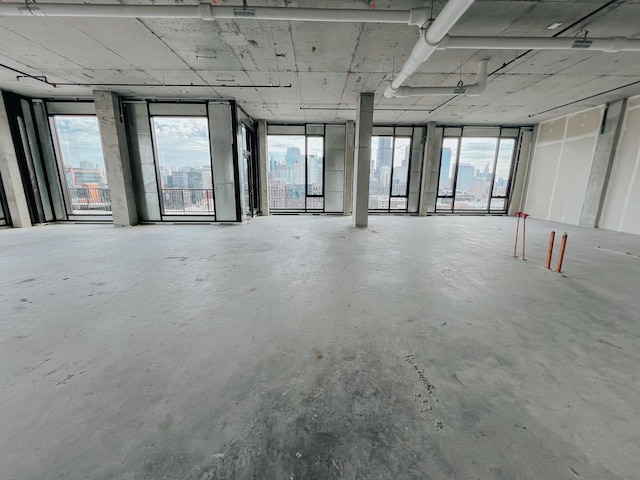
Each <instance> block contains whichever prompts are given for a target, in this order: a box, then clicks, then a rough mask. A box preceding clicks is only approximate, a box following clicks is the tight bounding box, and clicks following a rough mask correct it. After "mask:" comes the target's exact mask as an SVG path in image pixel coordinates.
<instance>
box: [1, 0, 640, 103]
mask: <svg viewBox="0 0 640 480" xmlns="http://www.w3.org/2000/svg"><path fill="white" fill-rule="evenodd" d="M473 3H474V0H449V2H447V3H446V4H445V6H444V7H443V9H442V10H441V12H440V14H439V15H438V16H437V18H436V19H435V20H434V19H432V18H430V12H429V9H427V8H414V9H411V10H375V9H368V10H366V9H335V8H290V7H251V8H249V7H247V6H246V4H245V5H244V6H238V7H233V6H221V5H212V4H209V3H201V4H199V5H124V4H74V3H71V4H70V3H37V4H33V3H0V16H32V17H45V16H47V17H111V18H201V19H203V20H208V21H213V20H222V19H236V20H241V19H248V20H251V19H253V20H285V21H286V20H289V21H306V22H355V23H398V24H408V25H417V26H418V27H420V38H419V39H418V42H417V43H416V44H415V46H414V47H413V50H412V51H411V55H410V56H409V58H408V59H407V61H406V62H405V64H404V65H403V67H402V69H401V70H400V72H399V73H398V75H397V76H396V77H395V78H394V79H393V81H392V82H391V84H390V85H389V86H387V88H386V90H385V92H384V95H385V96H386V97H388V98H390V97H395V96H406V95H439V94H441V93H440V90H439V88H440V87H402V84H403V83H404V82H405V81H406V80H407V79H408V78H409V77H410V76H411V75H412V74H413V73H414V72H415V71H416V70H417V69H418V68H419V67H420V65H422V64H423V63H424V62H425V61H426V60H427V59H429V57H430V56H431V55H433V53H434V52H435V51H436V50H447V49H470V50H479V49H483V50H575V49H580V50H599V51H603V52H623V51H640V39H633V38H589V37H588V36H587V34H586V33H585V34H584V35H583V36H576V37H541V38H537V37H533V38H529V37H450V36H449V35H448V32H449V30H450V29H451V28H452V27H453V26H454V25H455V24H456V22H457V21H458V20H459V19H460V17H462V15H464V13H465V12H466V11H467V10H468V9H469V7H470V6H471V5H472V4H473ZM21 73H22V72H21ZM25 75H26V76H28V77H31V78H35V79H36V80H38V77H36V76H33V75H28V74H25ZM478 80H481V76H480V75H478ZM45 83H49V82H48V81H45ZM481 83H482V82H479V81H477V82H476V84H474V85H473V87H474V88H472V86H471V85H469V86H468V87H467V88H466V89H464V90H463V89H461V88H458V89H457V90H455V91H454V92H453V93H454V94H465V95H470V94H477V92H478V90H479V88H480V87H483V85H482V84H481ZM50 84H51V83H50ZM141 86H144V85H141ZM150 86H151V85H150ZM153 86H168V85H153ZM193 86H196V85H193ZM197 86H205V85H197ZM206 86H213V85H206ZM222 86H227V85H222ZM229 86H231V85H229ZM484 86H486V80H485V85H484ZM458 87H460V85H458ZM407 88H408V90H407ZM443 88H444V87H443ZM446 88H447V89H449V87H446ZM454 88H455V87H454ZM483 88H484V87H483ZM449 90H450V89H449ZM443 93H444V92H443ZM450 93H451V91H449V92H447V94H450Z"/></svg>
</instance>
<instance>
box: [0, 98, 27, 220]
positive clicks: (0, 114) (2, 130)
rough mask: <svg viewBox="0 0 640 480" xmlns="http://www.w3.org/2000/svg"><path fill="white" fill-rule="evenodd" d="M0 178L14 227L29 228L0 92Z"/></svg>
mask: <svg viewBox="0 0 640 480" xmlns="http://www.w3.org/2000/svg"><path fill="white" fill-rule="evenodd" d="M0 177H2V184H3V186H4V193H5V195H6V198H7V206H8V207H9V215H10V216H11V223H12V224H13V226H14V227H17V228H21V227H30V226H31V217H30V215H29V206H28V205H27V199H26V197H25V193H24V187H23V186H22V178H21V177H20V168H19V167H18V157H17V156H16V151H15V149H14V146H13V138H12V137H11V128H10V127H9V118H8V117H7V109H6V108H5V105H4V98H3V97H2V93H1V92H0Z"/></svg>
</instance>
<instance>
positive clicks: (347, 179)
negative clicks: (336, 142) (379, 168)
mask: <svg viewBox="0 0 640 480" xmlns="http://www.w3.org/2000/svg"><path fill="white" fill-rule="evenodd" d="M355 138H356V125H355V123H354V122H351V121H349V122H347V139H346V145H345V156H344V208H343V214H344V215H351V211H352V202H353V191H352V190H353V162H354V154H355V147H356V142H355Z"/></svg>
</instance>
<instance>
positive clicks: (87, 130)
mask: <svg viewBox="0 0 640 480" xmlns="http://www.w3.org/2000/svg"><path fill="white" fill-rule="evenodd" d="M51 122H52V124H53V128H52V130H53V131H54V136H55V139H56V143H57V150H58V154H59V155H58V156H59V161H60V163H61V165H60V169H61V176H62V178H63V182H62V184H63V185H64V187H65V194H66V195H65V197H66V201H67V209H68V210H69V213H73V214H94V215H105V214H111V196H110V195H109V186H108V184H107V176H106V174H105V166H104V157H103V156H102V143H101V141H100V131H99V128H98V119H97V118H96V117H95V116H94V115H54V116H53V117H52V119H51Z"/></svg>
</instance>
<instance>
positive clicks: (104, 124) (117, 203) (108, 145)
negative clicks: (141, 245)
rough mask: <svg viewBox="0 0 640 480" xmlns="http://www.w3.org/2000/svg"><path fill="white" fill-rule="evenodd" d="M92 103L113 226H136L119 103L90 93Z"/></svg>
mask: <svg viewBox="0 0 640 480" xmlns="http://www.w3.org/2000/svg"><path fill="white" fill-rule="evenodd" d="M93 101H94V104H95V107H96V116H97V117H98V125H99V126H100V139H101V140H102V155H103V157H104V166H105V173H106V174H107V183H108V184H109V194H110V196H111V213H112V215H113V224H114V225H115V226H116V227H125V226H130V225H137V223H138V213H137V210H136V200H135V194H134V191H133V181H132V178H131V163H130V162H129V148H128V146H127V135H126V132H125V126H124V115H123V113H122V109H121V108H120V99H119V98H118V96H117V95H116V94H115V93H113V92H109V91H105V90H96V91H94V92H93Z"/></svg>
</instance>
